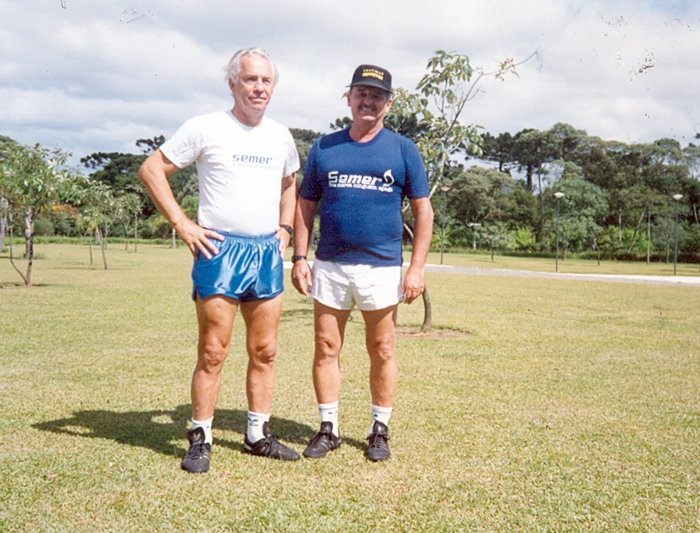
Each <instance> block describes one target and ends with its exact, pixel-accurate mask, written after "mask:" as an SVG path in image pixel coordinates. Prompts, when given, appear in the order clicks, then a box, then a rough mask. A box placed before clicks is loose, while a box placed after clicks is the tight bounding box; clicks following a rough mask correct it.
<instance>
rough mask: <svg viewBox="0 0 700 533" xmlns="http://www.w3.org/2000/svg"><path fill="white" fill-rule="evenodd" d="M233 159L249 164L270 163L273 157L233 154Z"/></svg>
mask: <svg viewBox="0 0 700 533" xmlns="http://www.w3.org/2000/svg"><path fill="white" fill-rule="evenodd" d="M231 159H232V161H235V162H236V163H247V164H249V165H269V164H270V162H271V161H272V159H273V158H272V157H265V156H261V155H248V154H233V157H232V158H231Z"/></svg>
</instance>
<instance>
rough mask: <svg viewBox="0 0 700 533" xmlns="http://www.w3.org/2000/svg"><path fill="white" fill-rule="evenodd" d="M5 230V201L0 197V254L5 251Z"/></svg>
mask: <svg viewBox="0 0 700 533" xmlns="http://www.w3.org/2000/svg"><path fill="white" fill-rule="evenodd" d="M5 228H7V211H6V210H5V199H4V198H2V197H0V252H2V251H3V250H4V249H5Z"/></svg>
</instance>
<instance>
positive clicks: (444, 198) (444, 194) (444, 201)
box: [440, 185, 451, 264]
mask: <svg viewBox="0 0 700 533" xmlns="http://www.w3.org/2000/svg"><path fill="white" fill-rule="evenodd" d="M450 189H451V187H450V186H449V185H443V186H442V187H440V190H441V191H442V237H441V238H440V264H442V254H443V252H444V250H445V218H447V191H449V190H450Z"/></svg>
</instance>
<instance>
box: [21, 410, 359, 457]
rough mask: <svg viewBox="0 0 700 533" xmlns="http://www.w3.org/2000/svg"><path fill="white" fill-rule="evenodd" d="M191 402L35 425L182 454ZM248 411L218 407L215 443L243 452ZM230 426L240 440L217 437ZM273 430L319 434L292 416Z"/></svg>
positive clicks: (290, 438) (297, 439) (305, 438)
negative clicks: (217, 433) (168, 406)
mask: <svg viewBox="0 0 700 533" xmlns="http://www.w3.org/2000/svg"><path fill="white" fill-rule="evenodd" d="M191 413H192V408H191V406H190V405H180V406H178V407H176V408H175V409H174V410H158V411H130V412H117V411H76V412H75V413H73V416H71V417H69V418H61V419H58V420H50V421H47V422H40V423H38V424H34V425H33V426H32V427H33V428H35V429H39V430H42V431H50V432H52V433H58V434H62V435H73V436H76V437H87V438H93V439H109V440H113V441H115V442H118V443H120V444H125V445H127V446H137V447H142V448H148V449H150V450H153V451H155V452H158V453H162V454H164V455H172V456H176V457H181V456H183V455H184V454H185V451H186V450H187V441H186V436H187V429H188V422H189V419H190V417H191ZM247 421H248V413H247V412H246V411H241V410H239V409H217V411H216V417H215V419H214V444H215V445H217V446H225V447H226V448H230V449H232V450H238V451H242V449H243V438H244V433H245V429H246V425H247ZM217 429H218V430H221V429H226V430H231V431H237V432H239V433H240V439H239V440H238V441H236V442H233V441H230V440H225V439H220V438H216V430H217ZM270 430H271V431H272V432H273V433H274V434H275V435H277V436H278V437H279V438H280V440H282V441H284V442H287V443H292V444H298V445H302V446H306V444H308V442H309V440H310V439H311V437H312V436H313V435H314V434H315V433H316V429H315V428H311V427H310V426H308V425H306V424H300V423H298V422H295V421H294V420H289V419H288V418H279V417H276V416H274V415H273V416H272V418H271V419H270ZM343 441H344V442H345V443H346V444H348V445H350V446H353V447H355V448H358V449H364V447H365V444H364V442H362V441H359V440H357V439H346V438H343Z"/></svg>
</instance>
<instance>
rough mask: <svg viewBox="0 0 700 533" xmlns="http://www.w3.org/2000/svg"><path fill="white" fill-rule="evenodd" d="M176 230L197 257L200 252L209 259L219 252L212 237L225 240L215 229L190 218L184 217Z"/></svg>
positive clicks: (176, 226)
mask: <svg viewBox="0 0 700 533" xmlns="http://www.w3.org/2000/svg"><path fill="white" fill-rule="evenodd" d="M175 231H177V234H178V235H179V236H180V238H181V239H182V240H183V242H184V243H185V244H186V245H187V247H188V248H189V249H190V252H191V253H192V256H193V257H194V258H195V259H196V258H197V253H198V252H199V253H200V254H202V255H203V256H204V257H206V258H207V259H211V258H212V257H213V256H214V255H216V254H218V253H219V250H218V248H217V247H216V246H215V245H214V244H213V243H212V242H211V240H210V239H215V240H217V241H223V240H224V237H223V236H222V235H220V234H218V233H216V232H215V231H212V230H210V229H206V228H203V227H202V226H199V225H197V224H195V223H194V222H192V221H191V220H190V219H189V218H184V219H182V221H181V222H179V223H178V224H176V225H175Z"/></svg>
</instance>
